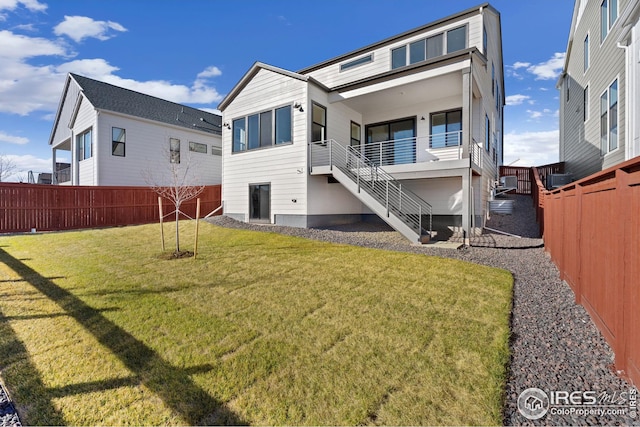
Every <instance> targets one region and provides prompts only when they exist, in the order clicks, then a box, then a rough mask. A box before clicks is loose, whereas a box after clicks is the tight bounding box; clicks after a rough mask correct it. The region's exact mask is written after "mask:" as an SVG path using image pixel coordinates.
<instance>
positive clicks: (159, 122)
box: [49, 74, 222, 186]
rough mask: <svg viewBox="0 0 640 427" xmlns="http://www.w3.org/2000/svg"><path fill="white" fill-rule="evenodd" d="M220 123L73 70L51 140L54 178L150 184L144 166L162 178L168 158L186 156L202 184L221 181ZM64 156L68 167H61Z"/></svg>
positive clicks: (216, 117)
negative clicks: (59, 162)
mask: <svg viewBox="0 0 640 427" xmlns="http://www.w3.org/2000/svg"><path fill="white" fill-rule="evenodd" d="M221 123H222V118H221V117H220V116H219V115H217V114H212V113H209V112H206V111H202V110H198V109H195V108H192V107H187V106H185V105H180V104H176V103H174V102H170V101H166V100H164V99H160V98H156V97H153V96H150V95H145V94H142V93H139V92H135V91H132V90H129V89H125V88H122V87H118V86H114V85H111V84H108V83H104V82H101V81H97V80H93V79H90V78H87V77H83V76H79V75H77V74H69V75H68V76H67V79H66V82H65V85H64V90H63V92H62V96H61V99H60V103H59V106H58V111H57V113H56V118H55V121H54V125H53V129H52V131H51V136H50V138H49V145H50V146H51V149H52V151H53V170H55V171H56V173H55V174H54V177H55V182H54V183H57V184H64V185H100V186H108V185H111V186H146V185H148V183H147V182H146V181H147V180H146V179H145V174H146V173H147V171H151V172H152V173H153V175H154V176H156V177H158V178H157V179H161V176H162V175H163V174H164V173H165V172H167V173H168V171H169V169H170V166H169V165H168V163H169V162H170V161H173V162H176V163H180V162H182V163H185V162H187V161H188V162H189V165H190V167H191V168H193V169H195V170H196V171H197V176H198V178H199V182H198V184H205V185H217V184H220V182H221V174H222V172H221V171H222V153H221ZM60 156H64V157H65V158H67V159H68V161H69V162H70V164H71V165H70V167H69V168H68V169H65V170H59V168H57V167H56V164H57V163H58V158H59V157H60Z"/></svg>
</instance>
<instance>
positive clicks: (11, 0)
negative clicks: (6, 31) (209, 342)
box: [0, 0, 47, 12]
mask: <svg viewBox="0 0 640 427" xmlns="http://www.w3.org/2000/svg"><path fill="white" fill-rule="evenodd" d="M18 5H23V6H24V7H26V8H27V9H29V10H30V11H32V12H44V11H45V10H47V5H46V4H44V3H40V2H39V1H38V0H0V11H1V10H10V11H11V10H15V9H16V8H17V7H18Z"/></svg>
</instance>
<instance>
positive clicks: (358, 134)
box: [351, 121, 362, 146]
mask: <svg viewBox="0 0 640 427" xmlns="http://www.w3.org/2000/svg"><path fill="white" fill-rule="evenodd" d="M360 144H362V129H361V128H360V125H359V124H358V123H356V122H353V121H352V122H351V146H357V145H360Z"/></svg>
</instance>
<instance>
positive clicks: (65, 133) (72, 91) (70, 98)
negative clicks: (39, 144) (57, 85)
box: [51, 80, 80, 147]
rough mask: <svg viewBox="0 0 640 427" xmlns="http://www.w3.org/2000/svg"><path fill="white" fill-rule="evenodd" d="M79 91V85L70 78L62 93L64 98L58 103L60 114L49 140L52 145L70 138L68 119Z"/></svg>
mask: <svg viewBox="0 0 640 427" xmlns="http://www.w3.org/2000/svg"><path fill="white" fill-rule="evenodd" d="M79 93H80V87H79V86H78V85H77V84H76V82H75V81H73V80H71V81H70V82H69V88H68V90H67V93H66V94H65V95H64V99H62V100H61V102H62V104H61V105H60V108H61V110H60V116H59V118H58V122H57V125H56V127H55V128H54V129H53V135H52V138H51V141H52V146H54V147H55V146H56V145H57V144H60V143H62V142H64V141H66V140H67V139H69V138H71V129H69V121H70V120H71V114H72V113H73V109H74V107H75V105H76V99H77V98H78V94H79Z"/></svg>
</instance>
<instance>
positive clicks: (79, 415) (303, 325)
mask: <svg viewBox="0 0 640 427" xmlns="http://www.w3.org/2000/svg"><path fill="white" fill-rule="evenodd" d="M167 227H168V228H167V233H166V235H167V236H170V235H171V233H170V232H169V230H170V227H172V224H167ZM181 229H182V234H181V242H182V246H183V247H182V249H188V250H190V249H193V248H192V236H193V229H194V223H193V222H183V223H182V225H181ZM171 247H172V243H171V242H170V241H167V248H171ZM159 255H160V237H159V226H158V225H147V226H136V227H123V228H113V229H102V230H87V231H79V232H64V233H45V234H36V235H22V236H2V237H0V370H1V371H2V378H3V380H4V382H5V384H6V386H7V388H8V389H9V390H10V392H11V393H12V397H13V399H14V401H15V402H16V405H17V407H18V410H19V412H20V415H21V417H22V421H23V423H24V424H27V425H34V424H46V425H55V424H70V425H95V424H101V425H131V424H135V425H140V424H143V425H165V424H169V425H176V424H220V423H226V424H261V425H272V424H277V425H282V424H288V425H291V424H307V425H309V424H312V425H356V424H374V425H375V424H382V425H424V424H429V425H433V424H448V425H450V424H455V425H458V424H482V425H487V424H501V423H502V417H501V410H502V403H503V394H504V391H503V389H504V381H505V374H506V363H507V362H508V356H509V354H508V353H509V347H508V338H509V313H510V308H511V291H512V282H513V280H512V277H511V275H510V273H508V272H506V271H503V270H498V269H493V268H489V267H484V266H478V265H474V264H470V263H465V262H460V261H455V260H449V259H444V258H438V257H427V256H422V255H413V254H406V253H397V252H389V251H382V250H374V249H365V248H360V247H353V246H346V245H333V244H328V243H323V242H317V241H311V240H305V239H300V238H293V237H288V236H282V235H278V234H273V233H258V232H250V231H240V230H231V229H224V228H219V227H215V226H213V225H211V224H208V223H202V222H201V224H200V242H199V245H198V257H197V258H196V259H193V258H184V259H174V260H163V259H160V256H159Z"/></svg>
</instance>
